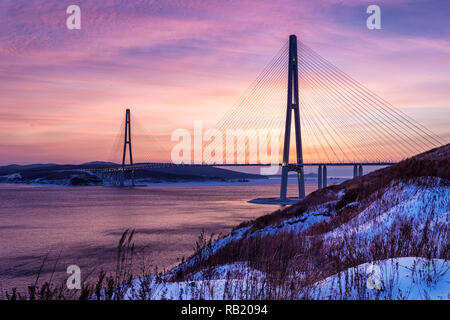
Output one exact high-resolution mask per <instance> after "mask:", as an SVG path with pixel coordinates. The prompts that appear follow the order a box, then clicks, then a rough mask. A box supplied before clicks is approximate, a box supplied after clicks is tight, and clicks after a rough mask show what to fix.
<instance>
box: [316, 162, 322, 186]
mask: <svg viewBox="0 0 450 320" xmlns="http://www.w3.org/2000/svg"><path fill="white" fill-rule="evenodd" d="M317 188H318V189H322V166H321V165H319V168H318V169H317Z"/></svg>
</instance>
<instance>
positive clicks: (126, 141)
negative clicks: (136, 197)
mask: <svg viewBox="0 0 450 320" xmlns="http://www.w3.org/2000/svg"><path fill="white" fill-rule="evenodd" d="M127 145H128V150H129V153H130V166H131V167H132V166H133V153H132V151H131V114H130V109H127V110H126V112H125V136H124V140H123V156H122V177H121V180H120V185H121V186H123V184H124V175H125V158H126V154H127ZM131 181H132V185H133V186H134V169H133V168H131Z"/></svg>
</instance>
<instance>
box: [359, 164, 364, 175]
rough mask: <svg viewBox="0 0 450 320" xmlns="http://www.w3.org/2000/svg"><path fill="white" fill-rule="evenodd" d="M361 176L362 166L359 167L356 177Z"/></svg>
mask: <svg viewBox="0 0 450 320" xmlns="http://www.w3.org/2000/svg"><path fill="white" fill-rule="evenodd" d="M362 175H363V168H362V164H360V165H359V170H358V177H362Z"/></svg>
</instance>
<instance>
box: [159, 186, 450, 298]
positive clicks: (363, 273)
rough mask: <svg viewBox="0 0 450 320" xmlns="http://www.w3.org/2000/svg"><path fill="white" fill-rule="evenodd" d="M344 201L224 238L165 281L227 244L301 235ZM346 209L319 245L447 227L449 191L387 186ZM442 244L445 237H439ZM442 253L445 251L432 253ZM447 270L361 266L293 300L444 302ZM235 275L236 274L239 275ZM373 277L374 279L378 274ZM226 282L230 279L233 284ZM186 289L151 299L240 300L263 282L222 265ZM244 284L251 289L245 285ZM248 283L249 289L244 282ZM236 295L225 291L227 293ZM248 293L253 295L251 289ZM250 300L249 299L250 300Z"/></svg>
mask: <svg viewBox="0 0 450 320" xmlns="http://www.w3.org/2000/svg"><path fill="white" fill-rule="evenodd" d="M343 195H344V190H340V191H338V192H337V193H336V198H337V199H338V200H334V201H330V202H326V203H322V204H320V205H317V206H314V207H310V208H309V210H308V211H306V212H304V213H303V214H302V215H301V216H299V217H294V218H290V219H286V220H283V221H281V222H279V223H276V224H273V225H268V226H266V227H264V228H261V229H259V230H253V231H251V227H250V226H247V227H243V228H240V229H237V230H234V231H233V232H232V233H230V234H229V235H228V236H226V237H224V238H221V239H219V240H217V241H215V242H213V243H212V244H211V245H210V246H207V247H206V248H205V249H204V250H203V251H202V252H201V254H199V255H197V256H195V257H194V258H193V259H191V260H188V261H187V262H185V263H184V264H182V265H180V266H178V267H176V268H174V269H173V270H172V271H171V272H169V274H168V275H169V276H170V275H172V276H173V275H174V274H176V272H178V271H180V270H182V271H185V270H187V269H188V268H190V267H192V266H195V265H196V264H197V263H198V262H199V261H205V260H206V259H207V258H208V257H210V256H211V255H213V254H215V253H216V252H217V251H218V250H219V249H221V248H223V247H225V246H227V245H229V244H230V243H232V242H233V241H237V240H239V239H243V238H246V237H247V238H249V237H265V236H267V235H275V234H277V233H288V232H293V233H301V232H304V231H306V230H308V228H310V227H311V226H313V225H314V224H316V223H319V222H323V221H327V220H329V219H332V218H333V217H335V216H336V215H338V214H339V212H338V211H337V210H336V208H335V205H336V203H337V202H338V201H339V199H340V198H342V197H343ZM346 207H347V208H352V209H354V210H360V212H359V214H357V215H355V217H354V218H352V219H350V220H349V221H347V222H345V223H342V224H341V225H339V226H337V227H335V228H334V229H333V230H331V231H329V232H327V233H325V234H324V235H323V238H324V239H325V240H329V241H332V240H333V239H338V238H342V237H343V236H344V235H346V236H350V235H356V236H357V239H360V240H362V242H360V243H367V241H369V242H370V240H371V239H373V237H375V236H382V237H383V235H385V233H386V232H388V231H390V232H391V231H392V230H394V229H393V227H395V225H394V224H395V223H398V221H399V220H400V221H407V222H408V221H411V222H414V223H413V225H414V228H416V229H417V230H416V229H415V230H413V232H418V231H419V229H420V230H421V229H422V228H424V225H425V224H426V223H427V227H428V228H431V229H432V228H433V227H434V224H438V223H439V224H441V225H444V226H445V225H448V222H449V211H450V188H449V187H448V185H447V184H446V183H443V181H441V179H439V178H422V179H420V180H417V179H416V180H414V181H413V180H410V181H393V182H392V183H391V184H390V185H389V186H388V187H386V188H384V189H382V190H380V191H379V192H378V193H375V194H372V195H370V196H368V197H367V198H365V199H363V200H362V201H361V202H352V203H349V204H347V205H346ZM444 239H448V237H444ZM441 245H442V247H445V243H442V244H440V246H441ZM449 268H450V263H449V261H445V260H442V259H430V260H428V259H424V258H419V257H404V258H393V259H387V260H384V261H379V262H374V263H366V264H361V265H359V266H355V267H352V268H348V269H347V270H345V271H343V272H340V273H339V274H336V275H333V276H330V277H328V278H326V279H323V280H321V281H318V282H316V283H315V284H314V285H313V286H312V287H308V288H307V289H306V288H305V289H304V290H303V289H302V290H300V292H299V295H298V297H297V298H299V299H302V298H307V299H450V274H449V272H448V271H449ZM238 269H240V270H241V271H242V270H244V272H243V273H242V272H241V273H239V272H238V271H237V270H238ZM378 272H379V273H378ZM233 275H234V276H233ZM378 275H379V286H378V287H375V288H373V285H372V287H370V284H368V283H367V281H368V279H369V278H371V279H374V277H375V278H376V277H377V276H378ZM185 279H189V280H190V281H183V282H174V283H162V284H159V289H158V290H159V291H158V292H160V293H155V296H154V297H153V298H155V299H158V298H161V297H163V298H173V299H180V298H182V299H197V298H201V299H223V298H224V297H225V296H226V297H227V298H234V299H242V298H245V297H243V296H242V292H244V291H246V290H244V289H247V288H250V285H253V286H254V290H263V287H264V286H263V283H264V282H265V279H266V276H265V275H264V274H263V273H262V272H260V271H258V270H254V269H251V268H248V267H247V266H246V264H245V263H244V262H241V263H238V264H236V263H234V264H227V265H224V266H219V267H215V268H213V269H212V270H208V272H206V271H205V270H203V271H201V272H199V273H196V274H194V275H189V276H187V277H185ZM250 280H251V281H250ZM249 281H250V282H249ZM229 286H231V287H234V288H235V289H236V288H241V289H239V290H235V291H233V294H231V295H230V293H229V292H228V291H227V290H228V287H229ZM255 288H256V289H255ZM253 298H255V297H254V296H253Z"/></svg>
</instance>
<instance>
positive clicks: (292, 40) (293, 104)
mask: <svg viewBox="0 0 450 320" xmlns="http://www.w3.org/2000/svg"><path fill="white" fill-rule="evenodd" d="M297 62H298V57H297V37H296V36H295V35H291V36H290V37H289V71H288V77H289V78H288V95H287V112H286V127H285V130H284V149H283V164H282V168H281V189H280V200H281V201H286V200H287V184H288V173H289V171H291V169H292V168H291V167H290V166H289V149H290V140H291V124H292V111H294V124H295V142H296V151H297V165H296V166H297V168H295V170H292V171H296V172H297V180H298V196H299V198H300V199H303V198H304V197H305V177H304V174H303V153H302V136H301V128H300V109H299V99H298V63H297Z"/></svg>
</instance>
